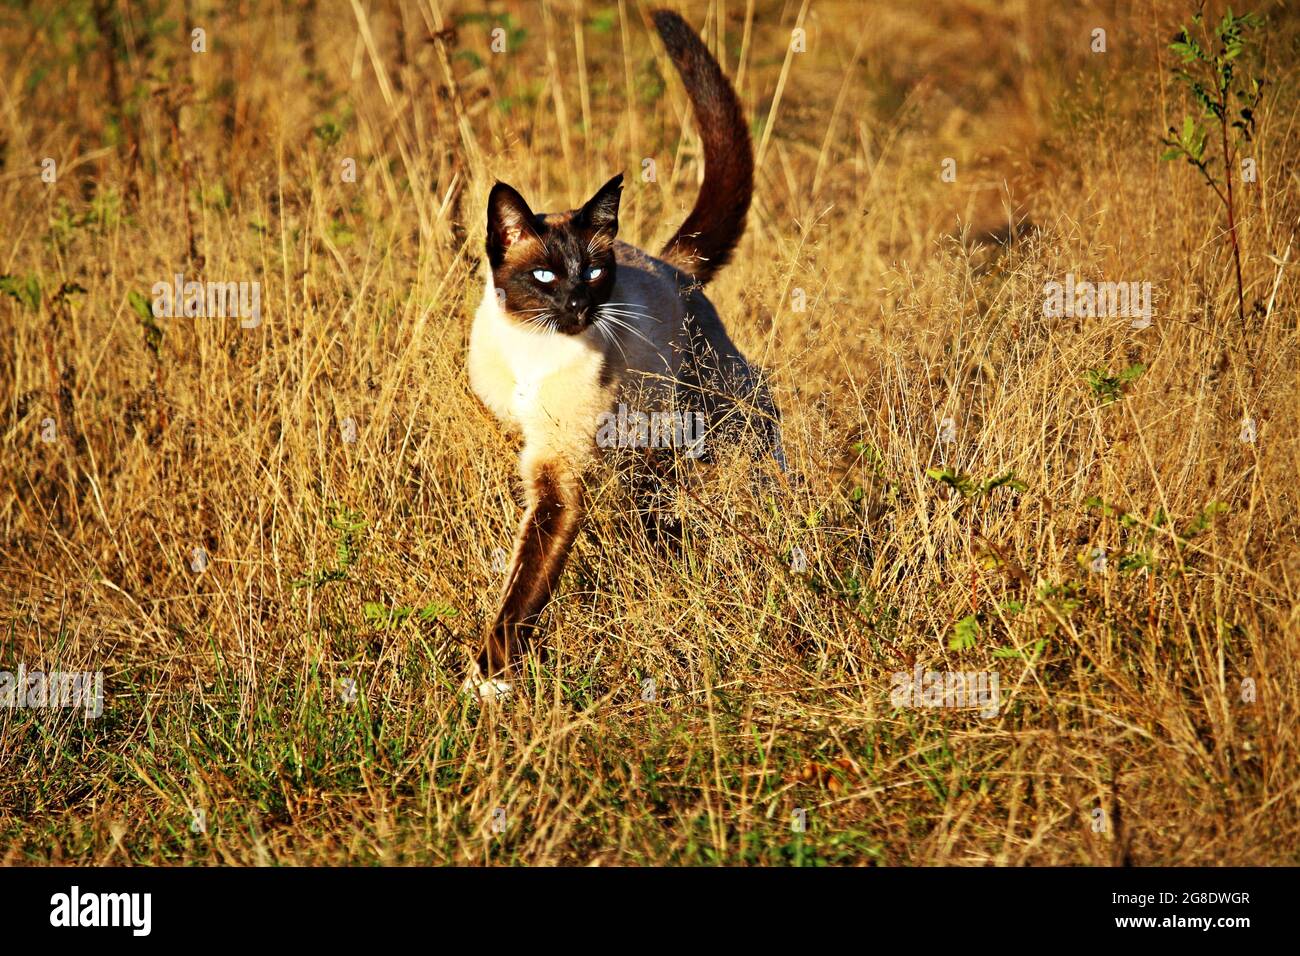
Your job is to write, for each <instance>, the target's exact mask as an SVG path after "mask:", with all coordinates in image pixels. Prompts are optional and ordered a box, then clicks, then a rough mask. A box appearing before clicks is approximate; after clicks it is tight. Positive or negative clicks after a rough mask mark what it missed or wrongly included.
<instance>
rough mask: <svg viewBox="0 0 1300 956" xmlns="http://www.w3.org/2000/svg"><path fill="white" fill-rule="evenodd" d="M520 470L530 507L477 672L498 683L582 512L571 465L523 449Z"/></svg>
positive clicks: (532, 622)
mask: <svg viewBox="0 0 1300 956" xmlns="http://www.w3.org/2000/svg"><path fill="white" fill-rule="evenodd" d="M521 470H522V472H523V478H524V492H525V496H526V508H525V510H524V516H523V520H522V521H521V522H520V524H519V531H518V533H517V534H516V536H515V545H514V553H513V554H512V555H511V557H510V564H509V567H508V568H507V571H506V580H505V585H504V587H503V589H502V592H501V601H500V605H499V607H498V610H497V613H496V618H495V619H494V620H493V622H492V626H491V627H490V628H488V631H487V635H486V639H485V642H484V648H483V651H482V653H481V654H480V655H479V658H478V667H479V673H480V674H481V675H482V677H483V678H486V679H487V681H488V682H493V681H494V680H495V681H497V682H498V683H499V680H500V678H502V677H503V676H504V675H505V674H506V672H507V671H508V670H509V668H510V665H511V664H512V663H513V662H514V661H515V660H516V659H517V658H518V657H519V656H520V655H521V654H522V653H523V652H524V650H525V649H526V647H527V645H528V642H529V640H530V639H531V637H532V636H533V632H534V631H535V630H536V627H537V620H538V618H539V617H541V614H542V611H543V610H544V609H545V607H546V603H547V601H549V600H550V597H551V593H552V592H553V591H554V589H555V587H556V585H557V584H558V583H559V580H560V574H561V572H562V571H563V570H564V562H565V560H566V559H567V558H568V556H569V550H570V549H571V548H572V547H573V541H574V539H575V538H576V537H577V534H578V529H579V527H580V525H581V523H582V517H583V507H584V500H583V488H582V478H581V475H580V474H579V472H578V470H577V469H575V468H574V467H572V465H570V464H569V463H568V462H566V461H564V460H563V459H561V458H542V457H537V456H532V455H529V453H528V451H527V450H525V453H524V456H523V458H522V460H521ZM480 693H483V691H482V689H481V688H480ZM485 696H486V695H485Z"/></svg>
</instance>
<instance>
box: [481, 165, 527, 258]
mask: <svg viewBox="0 0 1300 956" xmlns="http://www.w3.org/2000/svg"><path fill="white" fill-rule="evenodd" d="M487 214H488V217H487V253H488V261H489V262H491V263H492V265H494V266H497V265H500V264H501V260H502V259H504V258H505V255H506V253H507V252H508V251H509V250H510V247H511V246H513V245H514V244H515V243H516V242H519V241H520V240H521V239H524V238H527V237H534V238H535V237H536V235H537V234H536V232H535V231H534V229H533V219H534V216H533V211H532V210H531V209H529V208H528V203H526V202H524V197H523V196H521V195H519V193H518V192H517V191H516V190H515V189H514V187H512V186H507V185H506V184H505V183H497V184H496V185H495V186H493V187H492V192H490V193H489V194H488V202H487Z"/></svg>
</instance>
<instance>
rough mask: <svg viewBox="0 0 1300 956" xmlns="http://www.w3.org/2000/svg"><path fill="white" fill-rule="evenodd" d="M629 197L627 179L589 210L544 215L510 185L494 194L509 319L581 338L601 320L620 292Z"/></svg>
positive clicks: (500, 291)
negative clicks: (617, 257)
mask: <svg viewBox="0 0 1300 956" xmlns="http://www.w3.org/2000/svg"><path fill="white" fill-rule="evenodd" d="M622 190H623V174H622V173H620V174H619V175H617V176H615V177H614V178H613V179H611V180H610V181H609V182H607V183H606V184H605V185H604V186H601V187H600V190H599V191H598V192H597V193H596V195H594V196H592V197H591V199H589V200H588V201H587V203H586V204H585V205H584V206H583V207H582V208H581V209H577V210H573V211H572V212H563V213H551V214H542V215H537V214H535V213H533V211H532V210H531V209H529V208H528V204H527V203H526V202H524V199H523V197H522V196H520V195H519V193H518V192H516V191H515V190H514V189H513V188H511V187H510V186H507V185H506V184H505V183H497V184H496V185H495V186H493V187H492V192H491V194H490V195H489V196H488V221H487V254H488V262H489V263H490V264H491V266H492V277H493V282H494V283H495V285H496V293H497V298H498V300H499V301H500V302H501V304H502V308H503V309H504V310H505V312H506V314H508V315H509V316H510V317H511V318H512V319H514V320H515V321H516V322H519V323H520V324H522V325H525V326H527V327H529V328H536V329H537V330H539V331H552V332H559V333H561V334H563V335H577V334H579V333H581V332H584V331H586V330H587V328H589V327H590V326H591V325H592V323H593V322H595V321H596V319H597V318H598V315H597V310H598V309H599V307H600V306H603V305H605V304H606V303H607V302H608V301H609V297H610V294H611V292H612V291H613V289H614V272H615V269H616V266H615V263H614V239H615V237H616V236H617V235H618V204H619V199H620V197H621V194H622Z"/></svg>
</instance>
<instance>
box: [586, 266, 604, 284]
mask: <svg viewBox="0 0 1300 956" xmlns="http://www.w3.org/2000/svg"><path fill="white" fill-rule="evenodd" d="M604 271H605V270H604V269H601V268H600V267H599V266H588V267H587V268H586V269H584V270H583V272H582V279H583V281H584V282H595V281H596V280H597V279H599V278H600V277H601V274H602V273H604Z"/></svg>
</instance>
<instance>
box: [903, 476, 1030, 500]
mask: <svg viewBox="0 0 1300 956" xmlns="http://www.w3.org/2000/svg"><path fill="white" fill-rule="evenodd" d="M925 473H926V474H927V475H929V476H930V477H931V478H933V479H934V480H935V481H938V482H942V483H943V484H945V485H947V486H948V487H949V488H952V489H953V490H954V491H956V492H957V493H958V494H959V495H961V496H962V497H963V498H965V499H966V500H968V501H971V502H975V501H979V500H980V499H982V498H987V497H988V496H989V494H990V493H991V492H993V491H995V490H997V489H998V488H1010V489H1012V490H1013V491H1024V490H1025V489H1026V487H1028V486H1027V485H1026V484H1025V483H1024V482H1023V481H1020V480H1019V479H1018V478H1016V476H1015V474H1014V473H1013V472H1010V471H1008V472H1007V473H1006V474H1004V475H999V476H998V477H996V478H989V479H987V480H986V481H979V480H977V479H975V478H972V477H971V476H970V475H967V474H965V473H964V472H960V471H954V470H953V469H951V468H927V469H926V471H925Z"/></svg>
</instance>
